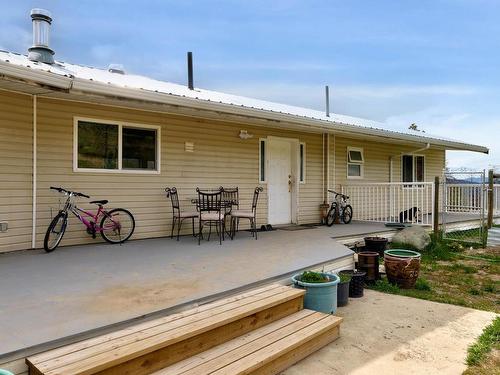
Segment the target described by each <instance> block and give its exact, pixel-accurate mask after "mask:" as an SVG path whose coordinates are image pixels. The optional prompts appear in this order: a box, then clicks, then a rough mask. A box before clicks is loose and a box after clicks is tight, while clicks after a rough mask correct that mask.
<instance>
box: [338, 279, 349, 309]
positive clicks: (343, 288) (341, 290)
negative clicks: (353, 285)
mask: <svg viewBox="0 0 500 375" xmlns="http://www.w3.org/2000/svg"><path fill="white" fill-rule="evenodd" d="M349 284H350V281H344V282H343V283H342V282H341V283H339V284H338V285H337V306H338V307H342V306H345V305H347V304H348V303H349Z"/></svg>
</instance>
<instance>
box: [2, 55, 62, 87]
mask: <svg viewBox="0 0 500 375" xmlns="http://www.w3.org/2000/svg"><path fill="white" fill-rule="evenodd" d="M0 74H3V75H6V76H8V77H14V78H17V79H22V80H27V81H33V82H36V83H39V84H44V85H47V86H52V87H56V88H59V89H65V90H67V89H69V88H70V87H71V82H72V78H71V77H68V76H63V75H59V74H55V73H50V72H46V71H43V70H37V69H31V68H27V67H25V66H19V65H15V64H11V63H8V62H5V61H1V60H0Z"/></svg>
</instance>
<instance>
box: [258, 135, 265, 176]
mask: <svg viewBox="0 0 500 375" xmlns="http://www.w3.org/2000/svg"><path fill="white" fill-rule="evenodd" d="M262 143H264V160H262ZM262 163H264V179H262V178H261V177H262ZM266 183H267V138H259V184H266Z"/></svg>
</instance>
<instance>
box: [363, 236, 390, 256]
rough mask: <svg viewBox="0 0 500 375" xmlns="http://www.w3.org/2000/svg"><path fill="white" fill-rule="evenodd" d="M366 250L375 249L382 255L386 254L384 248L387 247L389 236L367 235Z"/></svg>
mask: <svg viewBox="0 0 500 375" xmlns="http://www.w3.org/2000/svg"><path fill="white" fill-rule="evenodd" d="M364 240H365V250H366V251H375V252H377V253H378V255H379V256H380V257H383V256H384V250H385V249H386V247H387V241H388V240H387V238H385V237H365V238H364Z"/></svg>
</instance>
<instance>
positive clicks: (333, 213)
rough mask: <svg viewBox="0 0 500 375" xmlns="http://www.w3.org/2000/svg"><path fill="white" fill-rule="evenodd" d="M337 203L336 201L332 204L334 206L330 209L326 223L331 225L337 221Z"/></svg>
mask: <svg viewBox="0 0 500 375" xmlns="http://www.w3.org/2000/svg"><path fill="white" fill-rule="evenodd" d="M337 215H338V211H337V205H336V204H335V203H334V204H332V207H331V208H330V211H328V215H326V225H328V226H329V227H331V226H332V225H333V223H335V221H337Z"/></svg>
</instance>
